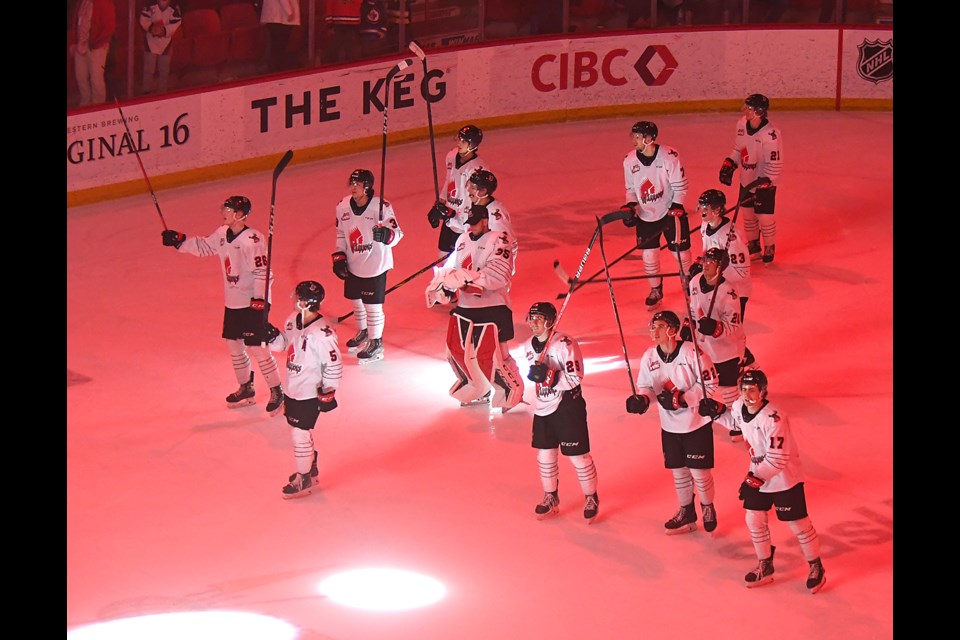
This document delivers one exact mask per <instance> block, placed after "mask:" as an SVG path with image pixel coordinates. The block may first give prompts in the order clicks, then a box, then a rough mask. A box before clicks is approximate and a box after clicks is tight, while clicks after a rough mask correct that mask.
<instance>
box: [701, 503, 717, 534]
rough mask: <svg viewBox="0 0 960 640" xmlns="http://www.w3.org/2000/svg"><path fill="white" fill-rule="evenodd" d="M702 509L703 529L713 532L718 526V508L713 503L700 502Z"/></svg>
mask: <svg viewBox="0 0 960 640" xmlns="http://www.w3.org/2000/svg"><path fill="white" fill-rule="evenodd" d="M700 510H701V511H703V530H704V531H706V532H707V533H712V532H713V530H714V529H716V528H717V510H716V509H714V508H713V505H712V504H703V503H702V502H701V503H700Z"/></svg>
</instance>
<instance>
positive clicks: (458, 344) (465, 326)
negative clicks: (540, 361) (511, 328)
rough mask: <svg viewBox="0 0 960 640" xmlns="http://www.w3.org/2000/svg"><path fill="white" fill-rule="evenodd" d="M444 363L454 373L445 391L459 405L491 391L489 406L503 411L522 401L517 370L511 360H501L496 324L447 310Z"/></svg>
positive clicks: (466, 403)
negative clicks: (448, 312) (445, 357)
mask: <svg viewBox="0 0 960 640" xmlns="http://www.w3.org/2000/svg"><path fill="white" fill-rule="evenodd" d="M447 362H449V363H450V368H451V369H453V373H454V375H456V376H457V381H456V382H454V383H453V386H451V387H450V392H449V393H450V395H451V396H452V397H453V398H454V399H456V400H458V401H459V402H460V404H462V405H469V404H475V403H477V401H478V400H481V399H482V398H483V397H484V396H485V395H486V394H487V393H488V392H490V391H492V392H493V394H492V396H493V397H492V398H491V400H490V406H491V407H494V408H496V407H499V408H500V410H501V411H502V412H503V413H506V412H507V411H509V410H510V409H512V408H513V407H515V406H517V405H518V404H519V403H520V401H521V400H523V379H522V378H521V376H520V370H519V369H518V368H517V365H516V363H515V362H513V361H512V360H510V361H505V360H504V358H503V355H502V353H501V349H500V340H499V338H498V337H497V325H496V323H493V322H479V323H477V322H474V321H473V320H470V319H469V318H465V317H463V316H461V315H460V314H458V313H451V314H450V323H449V324H448V325H447Z"/></svg>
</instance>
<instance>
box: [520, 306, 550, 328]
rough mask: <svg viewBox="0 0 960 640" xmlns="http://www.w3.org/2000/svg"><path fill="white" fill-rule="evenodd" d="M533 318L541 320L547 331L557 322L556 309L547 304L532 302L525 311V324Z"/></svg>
mask: <svg viewBox="0 0 960 640" xmlns="http://www.w3.org/2000/svg"><path fill="white" fill-rule="evenodd" d="M535 316H538V317H541V318H543V323H544V325H545V326H546V327H547V328H548V329H549V328H551V327H553V325H554V323H556V321H557V308H556V307H555V306H553V304H551V303H549V302H534V303H533V304H532V305H530V311H527V322H529V321H530V318H533V317H535Z"/></svg>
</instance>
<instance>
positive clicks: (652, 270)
mask: <svg viewBox="0 0 960 640" xmlns="http://www.w3.org/2000/svg"><path fill="white" fill-rule="evenodd" d="M658 273H660V251H659V249H644V250H643V274H644V275H646V276H655V275H657V274H658ZM647 280H648V281H649V282H650V288H651V289H652V288H653V287H659V286H660V285H662V284H663V278H647ZM684 504H687V503H684Z"/></svg>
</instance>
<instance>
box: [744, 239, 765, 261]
mask: <svg viewBox="0 0 960 640" xmlns="http://www.w3.org/2000/svg"><path fill="white" fill-rule="evenodd" d="M747 251H749V252H750V262H756V261H757V260H759V259H760V258H761V257H762V253H761V251H760V240H750V241H748V242H747Z"/></svg>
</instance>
